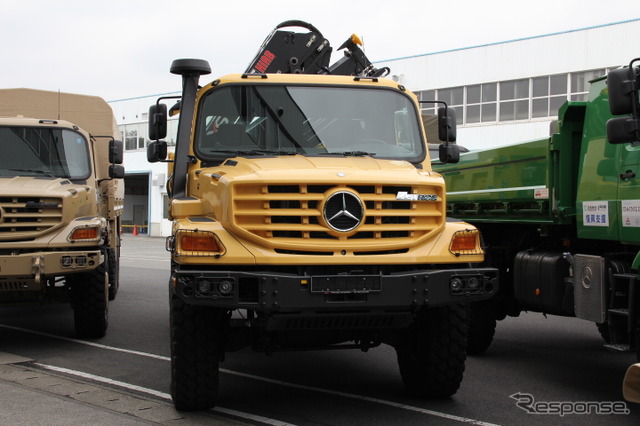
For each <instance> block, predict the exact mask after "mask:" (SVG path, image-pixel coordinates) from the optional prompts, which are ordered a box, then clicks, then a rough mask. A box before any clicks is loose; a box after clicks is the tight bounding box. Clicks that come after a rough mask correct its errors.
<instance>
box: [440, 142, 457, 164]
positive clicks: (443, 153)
mask: <svg viewBox="0 0 640 426" xmlns="http://www.w3.org/2000/svg"><path fill="white" fill-rule="evenodd" d="M438 154H439V158H440V162H441V163H457V162H458V161H460V147H459V146H458V145H456V144H451V143H443V144H441V145H440V147H438Z"/></svg>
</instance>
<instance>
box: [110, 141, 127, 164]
mask: <svg viewBox="0 0 640 426" xmlns="http://www.w3.org/2000/svg"><path fill="white" fill-rule="evenodd" d="M123 161H124V146H123V144H122V141H118V140H115V139H112V140H110V141H109V162H110V163H111V164H122V162H123Z"/></svg>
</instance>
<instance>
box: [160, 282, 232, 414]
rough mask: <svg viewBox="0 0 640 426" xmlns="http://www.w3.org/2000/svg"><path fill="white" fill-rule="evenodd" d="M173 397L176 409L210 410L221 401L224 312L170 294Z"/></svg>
mask: <svg viewBox="0 0 640 426" xmlns="http://www.w3.org/2000/svg"><path fill="white" fill-rule="evenodd" d="M169 304H170V314H169V321H170V323H171V324H170V328H171V398H172V399H173V404H174V406H175V408H176V410H179V411H195V410H207V409H210V408H213V407H214V406H215V405H216V402H217V399H218V364H219V361H220V353H221V352H220V345H219V343H218V342H219V340H220V337H219V332H220V329H221V327H222V326H223V324H224V323H223V322H222V317H221V313H220V312H221V311H220V310H218V309H216V308H211V307H207V306H193V305H188V304H186V303H184V302H183V301H182V300H181V299H180V298H178V297H177V296H176V295H175V294H173V292H172V291H171V296H170V301H169Z"/></svg>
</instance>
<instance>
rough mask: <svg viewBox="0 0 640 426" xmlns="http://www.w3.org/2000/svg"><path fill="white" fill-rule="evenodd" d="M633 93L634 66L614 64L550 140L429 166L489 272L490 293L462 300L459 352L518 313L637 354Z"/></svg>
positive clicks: (637, 144) (638, 207) (483, 341)
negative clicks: (591, 327)
mask: <svg viewBox="0 0 640 426" xmlns="http://www.w3.org/2000/svg"><path fill="white" fill-rule="evenodd" d="M632 64H633V62H632ZM637 90H638V69H637V68H634V67H633V66H632V65H630V66H629V67H625V68H621V69H618V70H614V71H612V72H611V73H610V74H609V76H608V77H602V78H599V79H596V80H594V81H592V82H591V88H590V93H589V97H588V100H587V101H586V102H567V103H565V104H564V105H563V106H562V107H561V108H560V110H559V112H558V121H557V122H555V123H554V126H552V127H553V130H552V132H551V133H552V134H551V136H550V137H548V138H544V139H540V140H534V141H528V142H524V143H519V144H513V145H508V146H502V147H499V148H495V149H487V150H482V151H475V152H469V153H465V154H462V155H461V156H460V157H461V158H460V162H459V163H458V164H441V165H436V166H435V167H434V168H435V170H437V171H439V172H440V173H441V174H442V175H444V178H445V181H446V187H447V211H448V213H449V215H450V216H452V217H456V218H460V219H462V220H465V221H467V222H469V223H472V224H473V225H475V226H477V227H478V228H479V229H480V230H481V231H482V235H483V237H484V243H485V246H486V247H485V249H486V258H485V263H486V264H487V265H490V266H493V267H497V268H498V269H499V270H500V280H501V286H500V287H501V288H500V291H499V293H498V295H497V296H496V297H495V298H493V299H492V300H490V301H487V302H480V303H474V304H471V305H470V318H471V321H470V334H469V346H468V351H469V353H472V354H473V353H480V352H483V351H484V350H486V349H487V348H488V347H489V346H490V344H491V341H492V339H493V335H494V331H495V327H496V320H502V319H504V318H505V317H506V316H508V315H509V316H517V315H519V314H520V312H522V311H532V312H542V313H545V314H550V315H561V316H575V317H578V318H582V319H585V320H587V321H591V322H594V323H595V324H596V325H597V327H598V329H599V331H600V333H601V335H602V337H603V338H604V339H605V340H606V342H607V344H608V346H610V347H612V348H616V349H621V350H637V348H638V345H637V341H638V326H639V322H638V308H639V301H640V299H639V297H640V296H639V295H637V292H638V270H639V268H640V191H639V187H640V137H639V135H638V133H639V132H638V122H639V121H638V112H639V111H640V108H638V100H637ZM621 114H626V115H623V116H622V117H617V118H613V115H621ZM629 114H631V115H629ZM607 123H609V124H607ZM607 130H608V131H609V135H607Z"/></svg>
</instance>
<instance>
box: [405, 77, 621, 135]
mask: <svg viewBox="0 0 640 426" xmlns="http://www.w3.org/2000/svg"><path fill="white" fill-rule="evenodd" d="M612 68H615V67H609V68H603V69H597V70H589V71H582V72H574V73H565V74H554V75H545V76H538V77H531V78H523V79H518V80H509V81H501V82H494V83H482V84H474V85H469V86H460V87H449V88H445V89H432V90H424V91H421V92H416V95H418V97H419V99H420V100H421V101H430V100H440V101H444V102H446V103H447V105H449V106H450V107H452V108H454V109H455V110H456V115H457V119H458V124H459V125H465V124H480V123H496V122H505V121H515V120H530V119H541V118H549V117H556V116H557V115H558V109H559V108H560V107H561V106H562V105H563V104H564V103H565V102H566V101H567V99H569V100H572V101H586V100H587V96H588V93H589V82H590V81H591V80H593V79H596V78H599V77H602V76H603V75H605V74H606V72H607V71H608V70H609V69H612ZM437 107H438V105H437V104H421V110H422V113H423V114H436V113H437Z"/></svg>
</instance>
